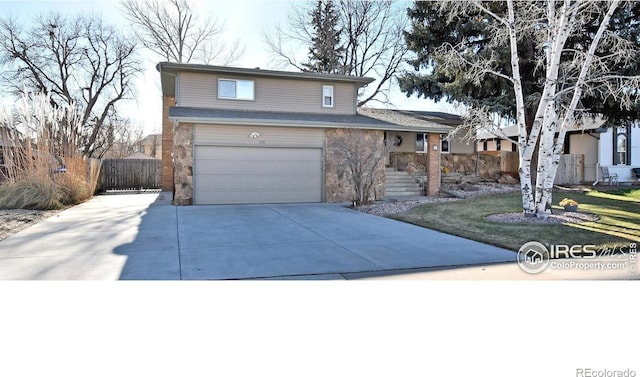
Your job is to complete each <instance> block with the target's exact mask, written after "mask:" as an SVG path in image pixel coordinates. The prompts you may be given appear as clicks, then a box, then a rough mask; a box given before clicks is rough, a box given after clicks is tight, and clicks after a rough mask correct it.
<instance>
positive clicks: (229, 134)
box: [194, 124, 324, 148]
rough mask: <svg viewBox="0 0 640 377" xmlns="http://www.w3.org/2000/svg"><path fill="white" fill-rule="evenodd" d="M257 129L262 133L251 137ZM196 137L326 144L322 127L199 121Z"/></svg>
mask: <svg viewBox="0 0 640 377" xmlns="http://www.w3.org/2000/svg"><path fill="white" fill-rule="evenodd" d="M254 132H257V133H258V136H257V137H255V138H252V137H250V135H251V134H252V133H254ZM254 135H255V134H254ZM194 139H195V144H196V145H221V146H223V145H234V146H256V147H296V148H308V147H312V148H322V147H323V145H324V131H323V129H321V128H289V127H264V126H260V127H256V126H236V125H231V126H225V125H204V124H197V125H196V126H195V136H194Z"/></svg>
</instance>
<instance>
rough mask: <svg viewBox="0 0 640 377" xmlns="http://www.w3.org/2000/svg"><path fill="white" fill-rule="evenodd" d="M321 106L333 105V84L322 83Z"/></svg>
mask: <svg viewBox="0 0 640 377" xmlns="http://www.w3.org/2000/svg"><path fill="white" fill-rule="evenodd" d="M322 107H333V85H322Z"/></svg>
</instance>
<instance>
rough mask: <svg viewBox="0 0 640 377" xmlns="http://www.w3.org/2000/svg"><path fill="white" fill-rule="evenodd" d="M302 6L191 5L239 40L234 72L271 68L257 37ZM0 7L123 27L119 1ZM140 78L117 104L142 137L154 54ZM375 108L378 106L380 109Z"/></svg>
mask: <svg viewBox="0 0 640 377" xmlns="http://www.w3.org/2000/svg"><path fill="white" fill-rule="evenodd" d="M300 2H301V1H282V0H278V1H276V0H233V1H228V0H218V1H204V0H198V1H195V3H196V4H197V6H198V7H199V8H200V10H201V11H200V13H201V14H205V15H213V16H215V17H217V18H218V19H219V20H220V21H224V23H225V34H224V38H228V39H230V40H235V39H239V40H240V41H241V43H242V44H243V45H244V46H245V52H244V55H243V56H242V58H241V59H240V60H239V61H237V62H235V63H234V64H233V65H234V66H238V67H248V68H254V67H262V68H271V69H273V68H275V67H274V65H273V64H272V62H271V59H270V56H269V53H268V51H267V50H266V49H265V43H264V41H263V38H262V34H263V31H265V30H268V29H270V28H273V27H274V26H275V25H276V24H277V23H286V20H287V14H288V11H289V9H290V8H291V7H292V6H295V5H296V3H300ZM0 8H1V12H2V13H3V14H12V15H14V16H18V17H27V18H28V17H30V16H33V15H37V14H38V13H41V12H45V13H46V12H49V11H59V12H62V13H70V14H74V13H77V12H83V13H84V12H94V13H97V14H100V15H102V16H103V17H104V19H105V20H106V21H108V22H109V23H112V24H118V25H120V26H121V27H123V28H126V27H127V24H126V22H125V21H124V20H123V18H122V15H121V12H120V9H119V5H118V1H116V0H101V1H1V0H0ZM143 57H144V69H145V72H144V75H143V76H141V77H140V78H139V80H138V82H137V85H136V93H137V96H136V100H135V101H127V103H124V102H122V103H121V105H120V106H121V107H120V108H121V109H122V112H123V113H124V115H125V116H128V117H130V118H131V119H132V121H133V122H134V123H137V124H140V125H142V126H143V127H144V130H145V134H150V133H154V132H158V133H159V132H160V124H161V117H162V114H161V109H162V101H161V92H160V82H159V81H160V77H159V75H158V72H157V71H156V70H155V65H156V64H157V63H158V61H159V60H160V59H159V57H158V56H157V55H154V54H150V53H145V54H144V55H143ZM390 98H391V101H392V102H393V105H394V106H393V107H395V108H400V109H409V110H425V111H445V112H455V109H453V107H451V106H450V105H448V104H446V103H444V102H440V103H438V104H434V103H433V102H431V101H428V100H425V99H417V98H409V99H407V98H406V96H405V94H403V93H401V92H400V91H399V90H398V89H397V88H392V91H391V97H390ZM374 106H377V107H380V106H381V105H379V104H374Z"/></svg>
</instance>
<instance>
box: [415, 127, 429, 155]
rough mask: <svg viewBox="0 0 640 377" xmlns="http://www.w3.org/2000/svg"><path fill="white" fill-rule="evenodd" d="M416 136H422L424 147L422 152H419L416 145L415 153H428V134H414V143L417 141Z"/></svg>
mask: <svg viewBox="0 0 640 377" xmlns="http://www.w3.org/2000/svg"><path fill="white" fill-rule="evenodd" d="M418 135H422V144H423V146H424V150H423V151H419V150H418V148H417V145H416V153H429V140H428V135H429V134H427V133H421V132H418V133H416V142H417V141H418Z"/></svg>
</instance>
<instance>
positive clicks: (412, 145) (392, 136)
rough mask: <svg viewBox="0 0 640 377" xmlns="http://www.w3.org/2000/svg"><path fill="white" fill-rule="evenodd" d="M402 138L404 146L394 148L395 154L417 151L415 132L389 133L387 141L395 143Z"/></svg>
mask: <svg viewBox="0 0 640 377" xmlns="http://www.w3.org/2000/svg"><path fill="white" fill-rule="evenodd" d="M398 136H400V137H401V138H402V144H400V145H398V146H396V147H395V148H393V152H415V151H416V134H415V132H395V131H389V132H387V140H389V141H391V142H392V143H395V142H396V141H397V140H398V139H397V137H398Z"/></svg>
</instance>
